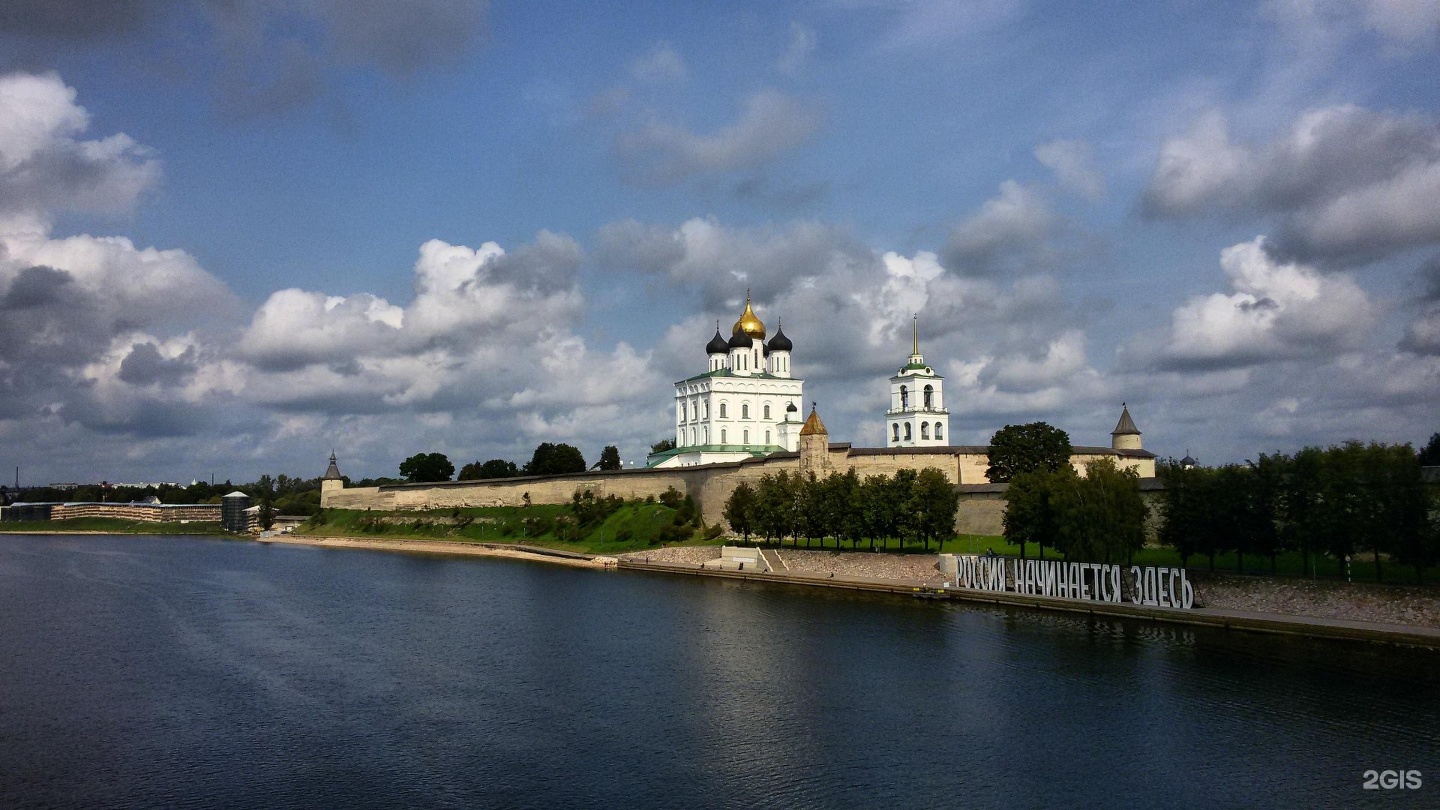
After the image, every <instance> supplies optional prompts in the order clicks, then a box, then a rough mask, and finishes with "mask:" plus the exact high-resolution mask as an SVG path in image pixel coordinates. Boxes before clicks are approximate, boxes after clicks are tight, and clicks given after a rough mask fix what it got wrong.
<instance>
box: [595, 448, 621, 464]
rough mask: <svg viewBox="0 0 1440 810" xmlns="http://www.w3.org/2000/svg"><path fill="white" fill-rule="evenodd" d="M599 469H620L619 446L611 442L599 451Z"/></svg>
mask: <svg viewBox="0 0 1440 810" xmlns="http://www.w3.org/2000/svg"><path fill="white" fill-rule="evenodd" d="M600 469H602V470H618V469H620V448H618V447H616V446H615V445H613V444H607V445H605V449H604V450H601V451H600Z"/></svg>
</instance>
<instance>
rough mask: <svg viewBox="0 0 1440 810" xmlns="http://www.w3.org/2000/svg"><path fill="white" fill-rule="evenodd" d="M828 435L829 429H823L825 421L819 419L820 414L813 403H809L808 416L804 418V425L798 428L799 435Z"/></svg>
mask: <svg viewBox="0 0 1440 810" xmlns="http://www.w3.org/2000/svg"><path fill="white" fill-rule="evenodd" d="M817 433H819V434H821V435H824V436H829V435H830V431H828V430H826V429H825V423H824V422H821V421H820V414H819V413H818V412H817V411H816V410H815V403H813V402H812V403H810V418H809V419H806V420H805V424H804V426H802V427H801V428H800V435H801V436H814V435H815V434H817Z"/></svg>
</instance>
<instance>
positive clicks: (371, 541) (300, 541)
mask: <svg viewBox="0 0 1440 810" xmlns="http://www.w3.org/2000/svg"><path fill="white" fill-rule="evenodd" d="M258 542H261V543H273V544H277V545H288V546H313V547H316V548H361V549H369V550H372V551H402V552H409V553H418V554H449V555H455V556H461V557H507V558H510V559H515V560H530V561H532V562H545V563H552V564H555V565H568V566H571V567H574V568H613V567H614V566H615V558H614V557H604V556H596V555H590V554H575V553H569V552H563V551H555V550H553V549H542V548H532V547H529V546H518V545H514V546H512V545H501V544H495V543H462V542H455V541H448V540H400V539H379V538H374V537H315V536H312V535H296V534H277V535H273V536H271V537H265V538H261V539H260V540H259V541H258Z"/></svg>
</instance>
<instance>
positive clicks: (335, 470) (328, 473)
mask: <svg viewBox="0 0 1440 810" xmlns="http://www.w3.org/2000/svg"><path fill="white" fill-rule="evenodd" d="M320 479H321V480H322V481H339V480H340V468H339V467H337V466H336V465H335V451H334V450H331V451H330V466H329V467H326V468H325V474H324V475H322V476H320Z"/></svg>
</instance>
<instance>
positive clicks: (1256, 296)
mask: <svg viewBox="0 0 1440 810" xmlns="http://www.w3.org/2000/svg"><path fill="white" fill-rule="evenodd" d="M1220 266H1221V268H1222V269H1223V270H1224V271H1225V276H1226V278H1227V279H1228V280H1229V282H1230V286H1231V288H1232V289H1233V290H1234V291H1233V292H1231V293H1229V294H1226V293H1213V294H1211V295H1208V296H1200V297H1196V298H1192V299H1191V300H1189V301H1188V302H1186V303H1185V304H1183V305H1182V306H1180V307H1179V308H1177V309H1176V310H1175V312H1174V314H1173V316H1172V323H1171V327H1170V330H1169V334H1168V336H1167V337H1166V338H1165V339H1164V341H1163V344H1162V348H1161V349H1160V354H1159V357H1158V358H1157V359H1158V362H1159V365H1160V366H1161V367H1167V368H1228V367H1242V366H1247V365H1254V364H1258V363H1264V362H1268V361H1272V360H1277V359H1286V358H1294V357H1302V356H1317V355H1323V356H1329V355H1331V354H1333V353H1335V352H1337V351H1340V350H1344V349H1351V348H1355V347H1357V346H1358V345H1359V344H1360V342H1361V340H1362V338H1363V337H1364V336H1365V335H1366V334H1367V332H1368V330H1369V328H1370V326H1371V325H1372V322H1373V317H1374V309H1375V308H1374V306H1373V304H1372V303H1371V301H1370V298H1369V296H1367V295H1366V294H1365V292H1364V291H1363V290H1361V289H1360V288H1359V287H1358V286H1357V285H1356V284H1355V282H1354V281H1353V280H1352V279H1351V278H1349V277H1348V276H1344V275H1325V274H1322V273H1320V272H1319V271H1317V270H1315V269H1314V268H1312V267H1307V266H1305V265H1302V264H1298V263H1294V262H1282V261H1279V260H1277V259H1275V258H1273V257H1272V256H1271V255H1269V253H1268V252H1267V251H1266V249H1265V240H1264V238H1263V237H1256V238H1255V239H1254V240H1252V241H1250V242H1242V243H1240V244H1238V245H1233V246H1231V247H1229V248H1226V249H1225V250H1224V251H1222V252H1221V254H1220ZM1140 351H1141V352H1142V353H1143V349H1141V350H1140Z"/></svg>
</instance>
